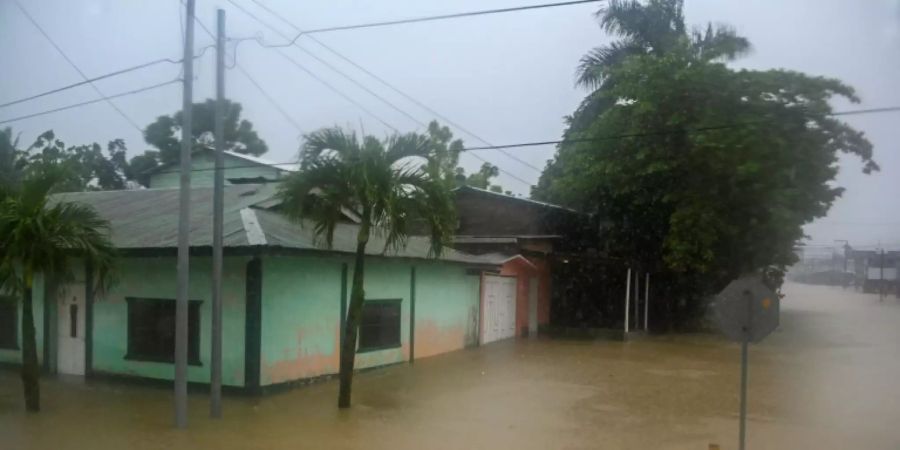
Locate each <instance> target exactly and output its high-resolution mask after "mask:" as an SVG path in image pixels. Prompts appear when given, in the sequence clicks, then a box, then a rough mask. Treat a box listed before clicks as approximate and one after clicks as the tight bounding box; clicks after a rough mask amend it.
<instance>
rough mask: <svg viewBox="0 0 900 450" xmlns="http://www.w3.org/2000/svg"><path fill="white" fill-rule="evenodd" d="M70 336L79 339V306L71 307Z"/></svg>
mask: <svg viewBox="0 0 900 450" xmlns="http://www.w3.org/2000/svg"><path fill="white" fill-rule="evenodd" d="M69 336H70V337H73V338H77V337H78V305H69Z"/></svg>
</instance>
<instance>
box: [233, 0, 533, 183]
mask: <svg viewBox="0 0 900 450" xmlns="http://www.w3.org/2000/svg"><path fill="white" fill-rule="evenodd" d="M228 1H229V2H230V3H231V4H233V5H235V6H236V7H238V8H239V9H240V10H241V11H244V12H245V13H247V15H249V16H251V17H254V18H256V17H255V16H253V15H252V14H250V13H249V12H247V11H246V10H245V9H244V8H242V7H241V6H239V5H238V4H237V3H236V2H235V1H234V0H228ZM251 1H252V2H253V3H255V4H256V5H257V6H259V7H260V8H262V9H263V10H265V11H266V12H268V13H269V14H270V15H272V16H273V17H276V18H278V19H279V20H281V21H282V22H283V23H285V24H287V25H288V26H290V27H291V28H293V29H294V30H295V31H297V32H300V33H302V32H303V30H302V29H301V28H300V27H299V26H297V25H296V24H294V23H293V22H291V21H289V20H287V19H285V18H284V17H283V16H282V15H280V14H278V13H277V12H275V11H273V10H272V9H271V8H269V7H268V6H266V5H265V4H264V3H262V2H260V1H259V0H251ZM256 20H257V22H259V23H261V24H263V25H265V26H267V27H268V28H270V29H272V30H274V31H275V32H277V33H278V30H277V29H276V28H274V27H272V26H271V25H267V24H265V23H264V22H263V21H261V20H259V19H258V18H256ZM279 34H281V35H282V37H284V35H283V34H282V33H279ZM307 37H308V38H309V39H310V40H312V41H313V42H315V43H316V44H318V45H319V46H321V47H322V48H324V49H325V50H327V51H328V52H330V53H331V54H333V55H335V56H337V57H338V58H340V59H341V60H343V61H345V62H347V63H349V64H350V65H352V66H353V67H355V68H357V69H359V70H360V71H362V72H363V73H365V74H366V75H368V76H370V77H372V78H374V79H375V80H376V81H378V82H379V83H381V84H383V85H384V86H386V87H387V88H389V89H391V90H392V91H394V92H396V93H397V94H400V95H401V96H403V97H404V98H406V99H407V100H409V101H410V102H412V103H414V104H415V105H417V106H418V107H420V108H422V109H424V110H425V111H428V112H429V113H431V114H433V115H434V116H435V117H437V118H439V119H441V120H443V121H444V122H446V123H448V124H450V125H451V126H453V127H454V128H456V129H458V130H460V131H462V132H463V133H465V134H467V135H469V136H471V137H473V138H475V139H476V140H477V141H479V142H481V143H482V144H484V145H493V144H491V143H490V142H488V141H486V140H485V139H483V138H482V137H481V136H478V135H476V134H475V133H473V132H471V131H469V130H467V129H466V128H464V127H463V126H462V125H459V124H458V123H456V122H454V121H452V120H450V119H449V118H447V116H445V115H443V114H441V113H439V112H437V111H435V110H434V109H433V108H430V107H429V106H428V105H426V104H424V103H422V102H421V101H419V100H418V99H416V98H415V97H413V96H412V95H409V94H407V93H406V92H404V91H402V90H400V88H398V87H396V86H394V85H393V84H391V83H389V82H388V81H387V80H385V79H384V78H382V77H380V76H378V75H376V74H374V73H372V71H370V70H368V69H366V68H365V67H363V66H362V65H360V64H358V63H356V62H355V61H353V60H352V59H350V58H349V57H347V56H346V55H344V54H343V53H341V52H339V51H337V50H335V49H334V48H332V47H330V46H329V45H326V44H325V43H324V42H322V41H321V40H319V39H317V38H316V37H315V36H312V35H310V36H307ZM294 45H296V46H297V48H300V49H301V50H303V51H305V52H307V53H309V52H308V51H307V50H306V49H304V48H303V47H301V46H300V44H298V43H295V44H294ZM313 56H314V57H315V55H313ZM315 58H316V59H318V60H320V61H321V59H319V58H318V57H315ZM329 67H331V66H330V65H329ZM422 125H423V126H425V125H424V124H422ZM499 150H500V153H503V154H504V155H506V156H507V157H509V158H510V159H512V160H514V161H516V162H518V163H520V164H522V165H524V166H526V167H529V168H531V169H533V170H535V171H537V172H538V173H540V172H541V169H540V168H538V167H535V166H534V165H533V164H531V163H529V162H527V161H525V160H523V159H521V158H519V157H517V156H516V155H513V154H511V153H509V152H507V151H506V150H503V149H499Z"/></svg>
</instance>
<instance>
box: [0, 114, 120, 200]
mask: <svg viewBox="0 0 900 450" xmlns="http://www.w3.org/2000/svg"><path fill="white" fill-rule="evenodd" d="M18 147H19V140H18V138H13V132H12V129H11V128H6V129H4V130H0V183H2V185H4V186H6V187H11V186H16V185H18V184H20V183H21V182H22V181H23V179H24V177H25V176H26V174H27V172H29V171H33V170H39V169H40V168H42V167H48V166H60V167H62V168H63V169H64V170H63V171H62V172H61V177H63V178H62V179H60V180H57V181H56V185H55V186H54V189H55V190H56V191H57V192H67V191H84V190H108V189H125V188H127V187H128V180H129V179H131V178H133V175H134V174H133V170H132V168H131V166H130V165H129V164H128V161H127V160H126V157H125V152H126V151H127V148H126V147H125V142H124V141H123V140H122V139H114V140H112V141H109V143H108V144H107V145H106V151H105V152H104V149H103V147H102V146H101V145H100V144H97V143H92V144H85V145H71V146H67V145H66V144H65V142H63V141H62V140H61V139H58V138H57V137H56V135H55V134H54V132H53V130H48V131H45V132H43V133H41V134H40V135H39V136H38V137H37V139H35V141H34V143H32V144H31V145H30V146H28V148H25V149H20V148H18Z"/></svg>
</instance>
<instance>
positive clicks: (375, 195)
mask: <svg viewBox="0 0 900 450" xmlns="http://www.w3.org/2000/svg"><path fill="white" fill-rule="evenodd" d="M432 150H433V148H432V143H431V142H430V141H429V140H428V139H426V138H424V137H423V136H421V135H417V134H406V135H395V136H393V137H390V138H388V139H386V140H385V141H383V142H382V141H379V140H378V139H376V138H374V137H371V136H365V137H363V138H362V139H361V140H360V139H357V137H356V135H355V134H352V133H349V134H348V133H346V132H344V131H342V130H341V129H340V128H326V129H322V130H320V131H316V132H314V133H312V134H310V135H308V136H306V142H305V144H304V147H303V150H302V153H301V168H300V170H299V171H298V172H296V173H294V174H292V175H291V176H290V177H288V178H286V179H285V181H284V183H283V184H282V186H281V191H280V195H281V198H282V200H283V210H284V211H285V212H286V213H287V214H288V215H289V216H290V217H292V218H294V219H296V220H308V221H310V222H311V223H312V224H313V226H314V230H315V232H316V234H317V235H319V236H321V237H322V238H324V241H325V243H326V244H327V245H328V246H329V247H330V246H331V243H332V238H333V236H334V232H335V228H336V227H337V226H338V223H339V222H340V221H341V218H342V217H343V213H344V212H345V211H346V210H352V211H355V212H356V213H357V214H358V216H359V227H358V229H357V231H356V255H355V260H354V264H353V281H352V287H351V291H350V305H349V307H348V311H347V326H346V330H345V335H344V341H343V346H342V348H341V353H340V393H339V396H338V407H340V408H347V407H349V406H350V390H351V384H352V380H353V367H354V361H355V357H356V342H357V333H358V330H359V323H360V318H361V314H362V307H363V301H364V299H365V292H364V289H363V284H364V269H365V254H366V248H367V246H368V244H369V240H370V237H371V236H372V235H373V234H377V235H379V236H383V237H384V245H385V247H384V250H389V249H396V248H400V247H403V246H404V245H405V244H406V241H407V236H408V234H409V233H410V232H411V231H412V227H413V226H414V225H422V224H424V225H425V226H426V228H427V229H428V230H429V232H430V240H431V253H432V254H433V255H435V256H438V255H440V253H441V251H442V249H443V248H444V247H443V246H444V244H445V242H447V240H448V238H449V236H450V235H451V234H452V232H453V229H452V227H453V223H454V219H453V217H454V214H453V204H452V201H451V197H450V191H449V189H447V184H446V183H445V182H444V181H443V180H442V178H441V173H440V172H439V171H437V170H434V169H435V167H436V165H435V164H434V161H433V160H431V158H430V154H431V152H432Z"/></svg>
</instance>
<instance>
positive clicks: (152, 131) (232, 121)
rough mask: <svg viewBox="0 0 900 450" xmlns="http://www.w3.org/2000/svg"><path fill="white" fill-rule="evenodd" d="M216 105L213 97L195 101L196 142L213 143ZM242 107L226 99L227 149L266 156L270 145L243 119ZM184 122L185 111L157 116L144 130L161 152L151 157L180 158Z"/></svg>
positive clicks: (163, 160) (162, 159) (162, 160)
mask: <svg viewBox="0 0 900 450" xmlns="http://www.w3.org/2000/svg"><path fill="white" fill-rule="evenodd" d="M215 105H216V102H215V100H213V99H207V100H206V101H204V102H201V103H194V105H193V116H192V122H191V128H192V130H191V136H192V137H193V139H194V142H197V143H203V144H208V145H212V143H213V129H214V124H215V115H214V112H215ZM242 109H243V107H242V106H241V104H240V103H238V102H233V101H231V100H225V149H226V150H230V151H233V152H237V153H245V154H248V155H254V156H259V155H262V154H263V153H265V152H266V151H268V150H269V148H268V146H267V145H266V142H265V141H264V140H263V139H262V138H260V137H259V135H258V134H257V133H256V130H254V129H253V123H251V122H250V121H249V120H246V119H241V111H242ZM181 121H182V112H181V111H178V112H176V113H174V114H171V115H166V116H159V117H157V118H156V120H155V121H154V122H153V123H151V124H150V125H148V126H147V128H145V129H144V141H145V142H146V143H148V144H150V145H152V146H153V147H154V148H156V149H157V150H158V154H151V155H149V156H156V157H158V158H159V162H160V163H162V164H168V163H172V162H176V161H178V158H179V155H180V152H181ZM144 156H148V155H146V154H145V155H144ZM142 163H143V162H142Z"/></svg>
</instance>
